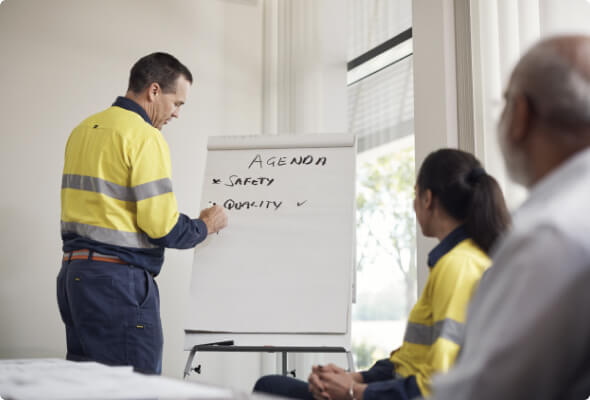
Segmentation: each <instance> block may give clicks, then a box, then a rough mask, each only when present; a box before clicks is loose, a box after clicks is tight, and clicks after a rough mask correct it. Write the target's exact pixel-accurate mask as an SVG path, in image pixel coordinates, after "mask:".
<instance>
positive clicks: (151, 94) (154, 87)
mask: <svg viewBox="0 0 590 400" xmlns="http://www.w3.org/2000/svg"><path fill="white" fill-rule="evenodd" d="M161 92H162V88H161V87H160V85H159V84H158V83H157V82H152V84H151V85H150V86H149V87H148V91H147V95H148V99H149V101H154V100H156V97H158V95H159V94H160V93H161Z"/></svg>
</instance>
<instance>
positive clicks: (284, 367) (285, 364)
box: [281, 351, 287, 376]
mask: <svg viewBox="0 0 590 400" xmlns="http://www.w3.org/2000/svg"><path fill="white" fill-rule="evenodd" d="M281 354H282V363H283V376H287V352H286V351H283V352H282V353H281Z"/></svg>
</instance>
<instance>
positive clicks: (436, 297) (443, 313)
mask: <svg viewBox="0 0 590 400" xmlns="http://www.w3.org/2000/svg"><path fill="white" fill-rule="evenodd" d="M470 264H471V262H470V260H469V258H468V257H465V256H464V255H463V256H461V254H458V255H453V254H451V253H449V254H447V256H445V257H443V258H442V259H441V260H439V262H438V263H437V265H436V266H435V267H434V268H433V271H432V272H431V273H433V274H435V276H433V277H432V278H433V280H432V286H431V288H430V290H431V296H432V316H433V321H434V326H435V328H434V330H435V332H436V334H435V340H434V343H433V344H432V346H431V348H430V353H429V356H428V358H429V363H430V365H431V366H432V368H433V370H434V371H437V372H439V371H447V370H448V369H449V368H450V367H451V366H452V365H453V363H454V362H455V358H456V357H457V354H458V353H459V350H460V348H461V344H462V343H463V335H464V330H465V315H466V312H467V307H468V305H469V300H470V298H471V295H472V293H473V289H474V288H475V286H476V285H477V282H478V281H479V278H480V277H481V273H480V271H479V269H478V268H475V267H474V266H473V265H470Z"/></svg>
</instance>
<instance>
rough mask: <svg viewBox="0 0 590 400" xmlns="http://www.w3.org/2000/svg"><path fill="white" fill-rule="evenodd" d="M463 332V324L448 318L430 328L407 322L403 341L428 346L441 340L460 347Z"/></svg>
mask: <svg viewBox="0 0 590 400" xmlns="http://www.w3.org/2000/svg"><path fill="white" fill-rule="evenodd" d="M464 330H465V324H463V323H461V322H458V321H455V320H454V319H450V318H447V319H444V320H442V321H437V322H436V323H435V324H434V325H432V326H428V325H423V324H417V323H415V322H408V326H407V328H406V334H405V336H404V341H405V342H408V343H414V344H423V345H427V346H430V345H432V344H433V343H434V342H436V340H437V339H438V338H443V339H447V340H450V341H451V342H453V343H456V344H458V345H459V346H461V345H462V344H463V334H464Z"/></svg>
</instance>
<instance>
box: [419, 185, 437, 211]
mask: <svg viewBox="0 0 590 400" xmlns="http://www.w3.org/2000/svg"><path fill="white" fill-rule="evenodd" d="M420 201H421V202H422V206H423V207H424V208H425V209H427V210H431V209H432V207H433V206H434V199H433V197H432V191H431V190H430V189H426V190H425V191H423V192H422V194H421V195H420Z"/></svg>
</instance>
